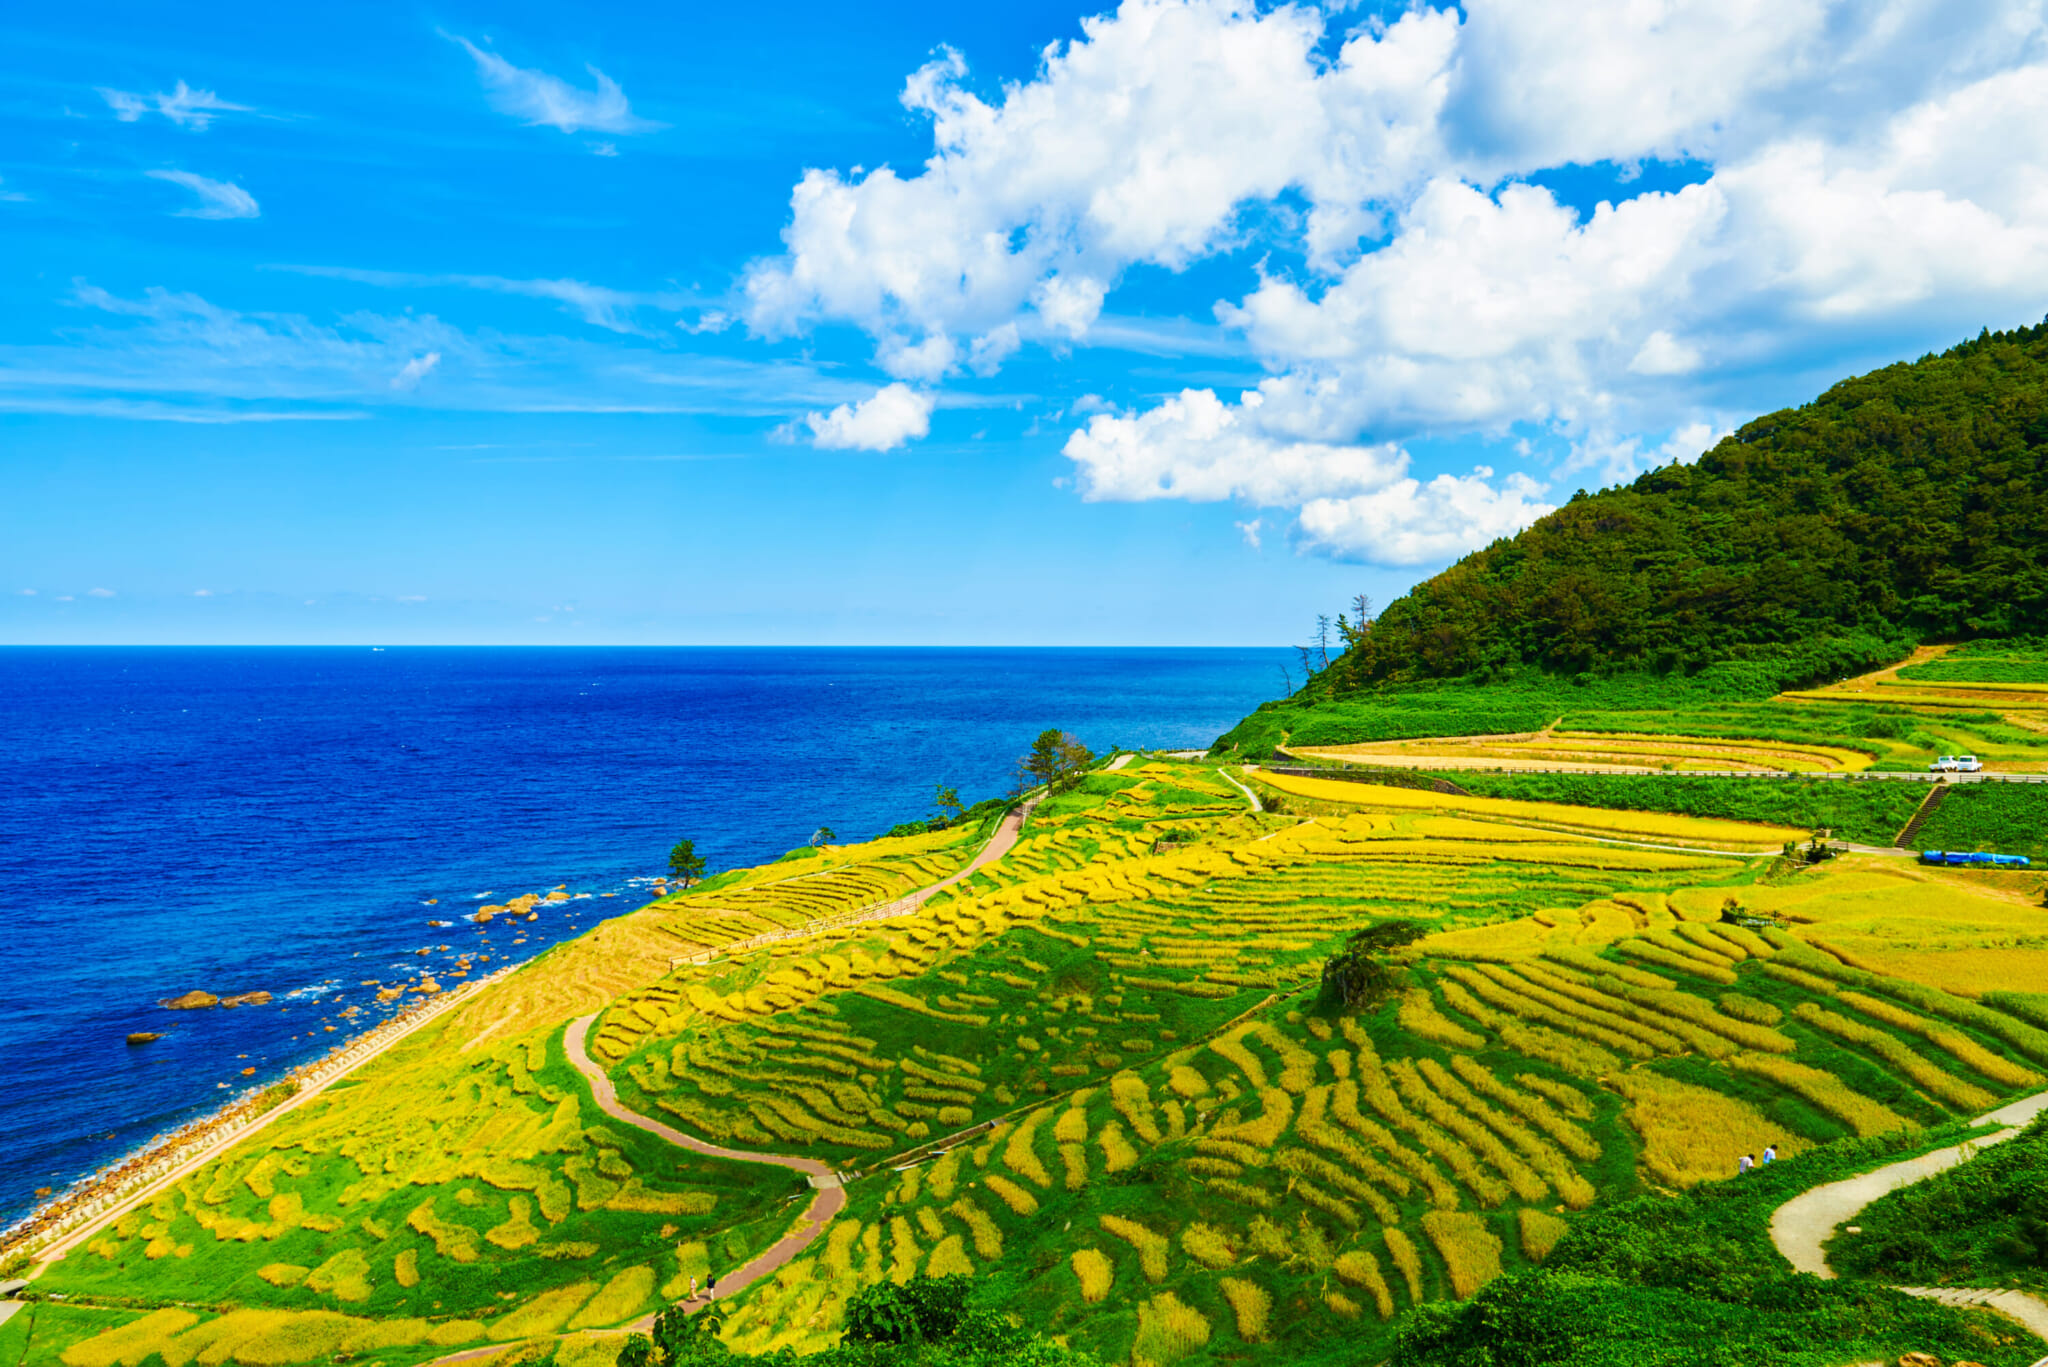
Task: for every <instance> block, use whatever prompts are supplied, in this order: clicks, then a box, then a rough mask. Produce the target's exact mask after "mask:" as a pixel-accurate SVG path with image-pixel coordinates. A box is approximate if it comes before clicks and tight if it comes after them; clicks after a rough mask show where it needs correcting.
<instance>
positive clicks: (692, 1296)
mask: <svg viewBox="0 0 2048 1367" xmlns="http://www.w3.org/2000/svg"><path fill="white" fill-rule="evenodd" d="M690 1299H691V1300H696V1299H697V1279H696V1278H695V1277H692V1278H690Z"/></svg>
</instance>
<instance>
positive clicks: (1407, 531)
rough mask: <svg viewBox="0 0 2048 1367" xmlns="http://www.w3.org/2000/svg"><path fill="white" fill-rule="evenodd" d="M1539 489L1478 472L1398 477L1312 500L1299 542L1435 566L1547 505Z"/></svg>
mask: <svg viewBox="0 0 2048 1367" xmlns="http://www.w3.org/2000/svg"><path fill="white" fill-rule="evenodd" d="M1542 492H1543V488H1542V486H1541V485H1539V484H1537V483H1536V481H1534V480H1533V479H1530V478H1529V477H1528V476H1527V475H1524V474H1519V473H1517V474H1511V475H1509V476H1508V477H1507V478H1506V479H1505V480H1503V481H1502V482H1501V484H1500V485H1499V486H1498V487H1496V486H1494V485H1492V484H1489V483H1488V482H1487V481H1486V479H1485V478H1484V477H1482V476H1480V475H1476V474H1474V475H1438V476H1437V477H1436V478H1435V479H1432V480H1430V481H1428V482H1427V483H1423V482H1421V481H1419V480H1415V479H1398V480H1395V481H1394V482H1392V483H1391V484H1388V485H1387V486H1386V487H1384V488H1381V489H1375V490H1373V491H1372V492H1371V493H1368V494H1354V495H1352V496H1351V497H1349V498H1317V499H1311V500H1309V502H1308V503H1306V504H1304V505H1303V507H1302V509H1301V534H1302V538H1303V540H1304V541H1305V542H1306V544H1307V545H1308V546H1309V547H1310V548H1311V549H1314V550H1318V551H1322V552H1325V553H1327V554H1330V555H1333V556H1336V557H1338V558H1340V559H1345V560H1359V561H1364V562H1365V563H1367V564H1372V565H1388V566H1404V567H1405V566H1413V565H1430V564H1438V563H1441V562H1443V561H1445V560H1449V559H1452V558H1454V557H1455V556H1458V555H1461V554H1463V553H1464V552H1465V551H1468V550H1471V549H1472V548H1473V547H1474V546H1483V545H1485V544H1486V543H1487V542H1489V541H1492V540H1494V539H1495V538H1497V537H1503V536H1512V535H1514V534H1515V533H1516V532H1518V531H1520V530H1522V528H1524V527H1526V526H1528V525H1529V524H1530V523H1531V522H1534V521H1535V520H1536V519H1537V518H1539V517H1541V516H1543V515H1544V514H1545V513H1547V512H1550V511H1551V505H1550V504H1548V503H1543V502H1540V501H1539V496H1540V495H1541V494H1542Z"/></svg>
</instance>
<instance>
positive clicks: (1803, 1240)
mask: <svg viewBox="0 0 2048 1367" xmlns="http://www.w3.org/2000/svg"><path fill="white" fill-rule="evenodd" d="M2044 1111H2048V1092H2040V1093H2037V1094H2036V1095H2034V1096H2030V1097H2025V1098H2022V1099H2021V1100H2019V1101H2015V1102H2012V1103H2011V1104H2009V1105H2006V1106H2001V1107H1999V1108H1998V1109H1997V1110H1995V1111H1992V1112H1990V1113H1989V1114H1987V1115H1982V1116H1979V1117H1977V1121H1976V1123H1977V1124H1979V1125H2002V1126H2005V1128H2004V1129H2001V1130H1999V1131H1997V1132H1996V1133H1994V1134H1988V1135H1985V1136H1984V1137H1983V1138H1981V1139H1971V1140H1966V1141H1965V1142H1963V1143H1961V1144H1955V1145H1951V1146H1950V1147H1949V1148H1946V1149H1937V1150H1935V1151H1934V1152H1933V1153H1923V1154H1921V1155H1920V1156H1919V1157H1918V1158H1908V1159H1905V1160H1904V1161H1902V1162H1898V1163H1892V1164H1888V1165H1887V1166H1885V1167H1882V1168H1878V1169H1876V1170H1875V1171H1872V1172H1866V1173H1863V1174H1861V1175H1860V1176H1856V1177H1850V1178H1846V1179H1844V1180H1842V1181H1840V1182H1829V1183H1827V1184H1826V1185H1824V1186H1818V1187H1815V1188H1813V1189H1812V1190H1811V1191H1805V1192H1801V1193H1800V1194H1799V1195H1797V1196H1795V1197H1793V1198H1792V1199H1791V1200H1789V1201H1787V1202H1786V1203H1785V1204H1784V1205H1782V1206H1779V1207H1778V1208H1777V1209H1776V1210H1775V1211H1773V1212H1771V1242H1772V1243H1773V1244H1775V1245H1776V1246H1777V1249H1778V1252H1780V1253H1782V1254H1784V1255H1785V1260H1786V1261H1787V1262H1789V1263H1791V1264H1792V1266H1793V1267H1794V1268H1796V1269H1797V1270H1798V1271H1801V1272H1811V1273H1812V1274H1813V1275H1814V1276H1816V1277H1828V1278H1832V1277H1833V1276H1834V1275H1835V1270H1834V1269H1833V1268H1831V1267H1829V1266H1828V1260H1827V1252H1826V1250H1825V1248H1823V1245H1824V1244H1825V1243H1826V1242H1827V1240H1828V1239H1829V1238H1831V1237H1833V1235H1834V1232H1835V1230H1836V1229H1837V1228H1839V1227H1840V1226H1841V1225H1843V1224H1845V1223H1846V1222H1848V1221H1849V1220H1852V1219H1854V1218H1855V1216H1856V1213H1857V1212H1858V1211H1860V1210H1862V1209H1863V1208H1864V1207H1865V1206H1867V1205H1869V1204H1870V1203H1871V1202H1872V1201H1875V1200H1876V1199H1877V1198H1878V1197H1880V1196H1883V1195H1885V1194H1886V1193H1888V1192H1893V1191H1897V1190H1898V1189H1899V1188H1900V1187H1906V1186H1911V1185H1912V1184H1913V1183H1915V1182H1921V1181H1925V1180H1926V1179H1927V1178H1929V1177H1933V1176H1935V1175H1936V1174H1937V1173H1943V1172H1947V1171H1948V1170H1949V1169H1950V1168H1953V1167H1955V1166H1957V1165H1958V1164H1960V1163H1965V1162H1968V1161H1969V1160H1970V1159H1972V1158H1974V1157H1976V1156H1977V1155H1978V1154H1979V1153H1981V1152H1982V1151H1983V1150H1984V1149H1985V1148H1987V1147H1989V1146H1990V1145H1992V1144H2002V1143H2004V1142H2005V1141H2006V1140H2008V1139H2012V1138H2014V1137H2016V1136H2017V1135H2018V1134H2019V1133H2020V1130H2021V1128H2022V1127H2023V1126H2025V1125H2026V1124H2027V1123H2028V1122H2029V1121H2031V1120H2032V1119H2033V1118H2034V1117H2035V1116H2037V1115H2040V1114H2041V1113H2042V1112H2044ZM1893 1289H1894V1290H1896V1291H1903V1292H1905V1293H1906V1294H1907V1295H1909V1296H1924V1297H1926V1298H1928V1299H1930V1300H1938V1301H1941V1302H1943V1303H1944V1304H1947V1305H1985V1306H1990V1307H1991V1308H1993V1309H1996V1310H2002V1311H2004V1312H2005V1313H2006V1314H2007V1315H2010V1316H2011V1317H2012V1318H2013V1319H2015V1320H2018V1321H2019V1322H2020V1323H2021V1324H2024V1325H2025V1326H2026V1327H2027V1328H2028V1329H2030V1330H2032V1331H2033V1332H2034V1333H2035V1334H2036V1335H2038V1336H2039V1337H2041V1338H2043V1339H2048V1301H2044V1300H2042V1299H2041V1298H2040V1297H2039V1296H2033V1295H2029V1294H2028V1293H2026V1292H2024V1291H1998V1290H1990V1289H1986V1288H1981V1287H1966V1286H1941V1287H1930V1286H1900V1287H1894V1288H1893ZM2034 1367H2048V1357H2044V1358H2042V1359H2041V1360H2040V1361H2039V1362H2037V1363H2035V1364H2034Z"/></svg>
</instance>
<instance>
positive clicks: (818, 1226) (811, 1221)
mask: <svg viewBox="0 0 2048 1367" xmlns="http://www.w3.org/2000/svg"><path fill="white" fill-rule="evenodd" d="M596 1019H597V1013H596V1012H595V1011H593V1012H591V1013H590V1014H589V1015H587V1016H579V1017H578V1018H577V1019H575V1020H573V1021H571V1022H569V1030H568V1033H567V1034H566V1035H565V1036H564V1037H563V1046H564V1047H565V1049H566V1050H567V1052H568V1055H569V1062H571V1063H572V1064H574V1065H575V1066H576V1071H577V1072H579V1073H581V1074H583V1080H584V1081H586V1082H588V1083H589V1084H590V1092H591V1095H592V1096H593V1097H595V1098H596V1100H597V1108H598V1109H599V1110H601V1111H603V1112H604V1113H605V1114H606V1115H608V1116H610V1117H611V1118H612V1119H614V1120H618V1121H622V1122H624V1123H625V1124H628V1125H631V1126H633V1127H634V1128H635V1129H641V1130H645V1131H647V1133H649V1134H651V1135H653V1136H654V1137H655V1138H657V1139H661V1140H664V1141H666V1142H668V1143H670V1144H673V1145H675V1146H676V1147H677V1148H679V1149H688V1150H689V1151H690V1152H692V1153H701V1154H703V1155H704V1156H705V1157H707V1158H724V1159H728V1160H730V1161H732V1162H735V1163H768V1164H772V1165H774V1166H775V1167H778V1168H788V1169H789V1170H790V1171H792V1172H797V1173H801V1174H803V1175H804V1176H805V1177H806V1178H807V1179H809V1181H810V1184H811V1185H812V1186H813V1187H814V1188H816V1189H817V1190H816V1194H814V1195H813V1196H812V1197H811V1204H810V1207H809V1209H807V1210H805V1211H804V1216H803V1218H804V1221H805V1223H804V1225H803V1227H802V1228H800V1229H798V1230H796V1231H795V1232H794V1233H792V1234H788V1235H785V1236H783V1237H782V1238H781V1239H779V1240H777V1241H776V1242H775V1243H774V1244H772V1245H770V1246H769V1248H768V1249H767V1250H766V1251H765V1252H763V1253H761V1254H758V1255H757V1256H756V1257H755V1258H754V1260H753V1261H752V1262H750V1263H748V1264H747V1265H746V1266H745V1267H742V1268H740V1269H739V1270H738V1271H737V1272H727V1273H723V1274H721V1275H719V1276H718V1287H719V1290H721V1291H723V1292H724V1293H725V1294H726V1295H728V1296H730V1295H734V1294H737V1293H738V1292H741V1291H744V1290H746V1289H747V1288H748V1287H749V1286H752V1285H753V1284H754V1283H755V1282H757V1281H759V1280H761V1278H763V1277H767V1276H772V1275H774V1274H775V1273H776V1272H777V1271H779V1270H780V1269H781V1268H782V1266H783V1265H784V1264H785V1263H787V1262H788V1261H789V1260H790V1259H792V1258H794V1257H796V1256H797V1255H798V1254H800V1253H802V1252H803V1251H804V1250H805V1249H807V1248H809V1247H810V1246H811V1244H812V1243H814V1242H815V1241H816V1240H817V1237H818V1236H819V1235H820V1234H823V1233H824V1232H825V1226H826V1224H827V1223H828V1222H829V1221H830V1220H831V1219H832V1217H833V1216H835V1215H837V1214H838V1213H839V1212H840V1211H842V1210H844V1209H845V1208H846V1192H845V1191H844V1189H842V1188H841V1187H840V1185H839V1178H838V1177H837V1176H836V1175H835V1174H834V1173H833V1171H832V1169H830V1168H828V1167H826V1166H825V1165H824V1164H823V1163H820V1162H819V1161H818V1160H817V1159H815V1158H799V1157H797V1156H795V1155H793V1154H782V1153H754V1152H751V1151H749V1150H747V1149H728V1148H726V1147H724V1146H723V1145H720V1144H711V1143H707V1142H705V1141H704V1140H702V1139H698V1138H696V1137H695V1136H693V1135H687V1134H684V1133H683V1132H682V1131H681V1130H678V1129H675V1128H673V1127H671V1126H668V1125H664V1124H662V1123H661V1122H660V1121H659V1120H651V1119H649V1118H648V1117H646V1116H644V1115H641V1114H640V1113H639V1112H638V1111H629V1110H627V1109H626V1108H625V1107H624V1106H622V1105H620V1104H619V1093H618V1089H617V1088H615V1087H613V1086H612V1080H611V1077H610V1076H609V1075H608V1074H607V1073H606V1072H605V1071H604V1069H602V1068H600V1067H598V1065H597V1064H596V1063H595V1062H594V1061H593V1060H592V1059H591V1057H590V1052H589V1049H588V1047H587V1045H588V1041H589V1038H590V1026H591V1022H593V1021H595V1020H596ZM714 1271H715V1269H714ZM707 1299H708V1298H706V1297H703V1296H699V1297H697V1298H695V1299H693V1300H692V1301H690V1302H688V1303H689V1304H691V1305H692V1306H697V1305H702V1304H705V1303H707ZM653 1323H654V1317H653V1316H652V1315H649V1316H647V1317H646V1318H645V1319H643V1320H641V1321H639V1322H638V1323H636V1324H634V1326H633V1327H634V1328H635V1329H644V1328H647V1327H649V1326H651V1325H652V1324H653Z"/></svg>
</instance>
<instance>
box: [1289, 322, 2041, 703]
mask: <svg viewBox="0 0 2048 1367" xmlns="http://www.w3.org/2000/svg"><path fill="white" fill-rule="evenodd" d="M1345 628H1346V632H1345V634H1346V637H1347V648H1346V649H1345V650H1344V652H1343V654H1342V655H1341V656H1338V657H1336V658H1334V659H1332V660H1331V661H1330V664H1329V667H1328V668H1325V669H1322V670H1320V671H1319V672H1318V673H1317V674H1316V675H1315V678H1314V680H1313V682H1312V683H1311V684H1310V685H1309V687H1308V688H1307V689H1305V690H1304V692H1306V693H1308V694H1309V695H1310V696H1312V697H1318V698H1327V697H1330V696H1333V695H1342V694H1345V693H1349V692H1355V691H1358V690H1362V689H1368V688H1371V687H1373V686H1375V685H1381V684H1386V683H1403V682H1413V681H1420V680H1426V679H1446V678H1458V677H1472V676H1479V677H1482V678H1483V677H1487V676H1489V675H1496V676H1497V675H1501V674H1506V673H1510V672H1514V671H1516V670H1517V669H1518V668H1519V667H1529V666H1534V667H1536V668H1539V669H1541V670H1543V671H1545V672H1547V673H1553V674H1563V675H1582V674H1585V673H1589V672H1591V673H1596V674H1608V673H1613V672H1617V671H1624V672H1633V671H1644V672H1650V673H1656V674H1672V673H1693V672H1696V671H1699V670H1701V669H1704V668H1706V667H1707V666H1709V665H1713V664H1715V663H1717V662H1723V661H1731V660H1750V661H1754V662H1756V664H1757V665H1758V666H1760V667H1761V668H1762V669H1763V670H1764V671H1765V672H1768V673H1770V674H1771V675H1772V677H1771V678H1770V679H1769V680H1768V683H1769V684H1770V685H1771V686H1772V687H1774V688H1775V687H1789V686H1797V685H1801V684H1805V683H1808V682H1812V681H1815V680H1818V679H1821V678H1824V677H1838V676H1839V675H1840V674H1841V673H1844V672H1851V671H1852V670H1853V669H1855V668H1857V667H1861V668H1871V667H1875V666H1877V665H1880V664H1885V663H1889V662H1890V661H1891V660H1895V659H1897V658H1899V657H1900V656H1901V655H1903V654H1904V653H1905V649H1906V646H1907V645H1908V644H1910V643H1911V642H1914V641H1918V640H1949V639H1959V638H1969V637H1979V636H2017V635H2027V634H2035V633H2040V632H2042V631H2044V630H2048V323H2044V324H2042V325H2041V326H2039V327H2033V328H2023V329H2019V330H2017V331H2013V332H2002V333H1989V332H1987V333H1985V334H1984V335H1982V336H1980V337H1978V338H1977V339H1975V340H1974V341H1969V342H1965V343H1963V344H1962V345H1961V346H1957V347H1954V348H1952V349H1950V350H1949V351H1946V352H1944V353H1942V354H1941V355H1938V356H1927V357H1924V358H1922V359H1921V360H1919V361H1916V362H1912V363H1902V364H1899V365H1893V366H1887V367H1885V368H1884V369H1882V370H1877V371H1873V372H1872V373H1870V374H1868V375H1863V376H1859V377H1857V378H1855V379H1851V380H1845V381H1843V382H1842V383H1841V384H1838V385H1836V386H1835V387H1834V388H1832V389H1830V390H1828V391H1827V392H1826V393H1825V394H1823V395H1821V396H1820V397H1819V398H1818V399H1816V400H1814V401H1813V402H1812V403H1810V404H1807V405H1806V406H1804V407H1802V408H1796V409H1787V410H1785V411H1783V412H1779V413H1772V414H1769V415H1767V416H1765V417H1760V418H1757V419H1756V420H1755V421H1753V422H1750V423H1748V424H1746V425H1744V426H1743V427H1742V429H1741V430H1740V431H1738V432H1736V433H1735V434H1734V435H1733V436H1730V437H1728V438H1727V439H1725V440H1724V441H1722V442H1721V443H1720V444H1719V445H1718V446H1716V447H1715V448H1714V449H1713V450H1712V451H1709V452H1708V453H1706V454H1705V455H1704V456H1702V457H1701V458H1700V459H1699V460H1698V461H1697V462H1695V463H1693V464H1690V465H1685V464H1673V465H1667V466H1665V467H1663V468H1662V469H1658V470H1652V471H1650V472H1649V473H1647V474H1645V475H1643V476H1642V477H1641V478H1639V479H1637V480H1636V481H1635V482H1634V483H1633V484H1630V485H1626V486H1622V487H1616V488H1612V489H1607V490H1603V491H1601V492H1599V493H1594V494H1587V493H1584V492H1581V493H1580V494H1578V495H1577V496H1575V497H1574V498H1573V499H1572V500H1571V501H1570V502H1569V503H1568V504H1566V505H1565V506H1564V507H1562V508H1560V509H1558V510H1557V511H1556V512H1554V513H1552V514H1550V515H1549V516H1548V517H1545V518H1543V519H1542V520H1540V521H1538V522H1537V523H1536V524H1535V525H1533V526H1531V527H1530V528H1529V529H1528V530H1526V531H1524V532H1522V533H1521V534H1520V535H1518V536H1515V537H1513V538H1510V539H1506V540H1502V541H1497V542H1495V543H1494V544H1493V545H1491V546H1488V547H1487V548H1485V549H1484V550H1480V551H1476V552H1474V553H1473V554H1471V555H1468V556H1466V557H1465V558H1464V559H1463V560H1460V561H1459V562H1458V563H1457V564H1455V565H1453V566H1452V567H1451V568H1449V569H1448V570H1445V571H1444V572H1443V573H1441V574H1439V575H1437V576H1435V577H1434V578H1432V579H1430V580H1428V581H1427V582H1425V583H1423V584H1420V585H1417V586H1416V587H1415V588H1414V589H1413V590H1411V591H1410V592H1409V593H1408V594H1407V595H1406V596H1405V597H1403V598H1401V599H1400V600H1398V601H1397V602H1395V603H1393V604H1391V605H1389V606H1388V607H1387V609H1386V610H1385V612H1383V613H1382V614H1381V615H1380V616H1379V618H1378V620H1377V621H1375V622H1373V623H1371V624H1370V625H1369V626H1368V627H1367V628H1366V629H1363V630H1361V629H1360V628H1359V624H1358V623H1355V622H1346V623H1345ZM1766 691H1768V690H1766Z"/></svg>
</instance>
